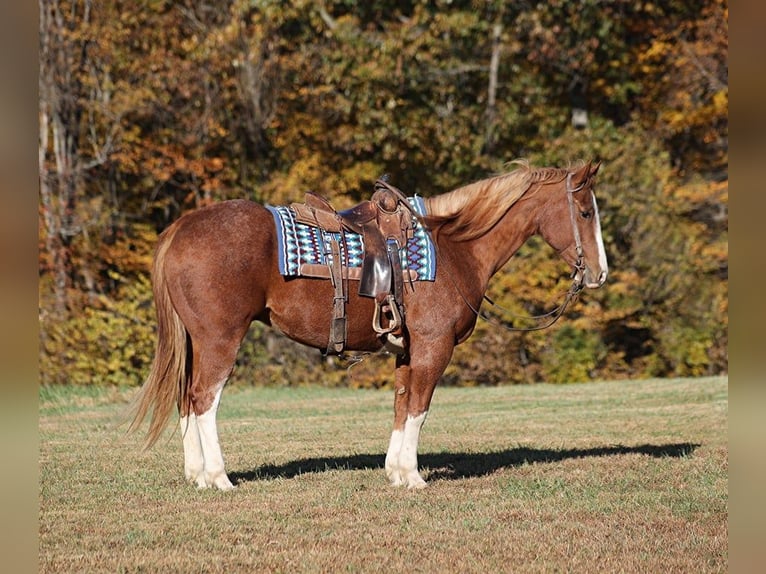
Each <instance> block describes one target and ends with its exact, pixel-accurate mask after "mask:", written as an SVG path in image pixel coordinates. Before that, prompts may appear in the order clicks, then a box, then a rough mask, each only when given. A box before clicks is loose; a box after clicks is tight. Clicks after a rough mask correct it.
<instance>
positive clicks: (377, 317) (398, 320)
mask: <svg viewBox="0 0 766 574" xmlns="http://www.w3.org/2000/svg"><path fill="white" fill-rule="evenodd" d="M386 304H388V308H389V309H390V310H391V320H390V321H389V322H388V327H384V326H383V325H382V324H381V315H382V313H381V307H383V303H379V302H378V301H375V314H374V315H373V316H372V328H373V329H374V330H375V332H376V333H377V334H378V335H386V334H388V333H392V332H393V331H396V330H397V329H399V328H400V327H401V326H402V315H401V313H399V307H398V306H397V305H396V300H395V299H394V296H393V295H391V294H390V293H389V294H388V296H387V297H386Z"/></svg>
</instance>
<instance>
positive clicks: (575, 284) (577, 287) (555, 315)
mask: <svg viewBox="0 0 766 574" xmlns="http://www.w3.org/2000/svg"><path fill="white" fill-rule="evenodd" d="M585 183H586V182H583V183H582V184H581V185H579V186H578V187H576V188H572V174H571V173H569V174H567V181H566V192H567V201H568V203H569V218H570V221H571V222H572V229H573V231H574V240H575V251H576V253H577V261H576V262H575V264H574V267H575V269H574V271H573V272H572V285H571V286H570V287H569V289H568V290H567V292H566V294H565V297H564V301H563V302H562V303H561V304H560V305H559V306H558V307H556V308H555V309H553V310H552V311H549V312H548V313H544V314H542V315H532V316H529V317H522V316H519V315H514V314H512V313H511V312H510V311H508V309H505V308H503V307H501V306H500V305H498V304H496V303H495V302H494V301H492V299H490V298H489V297H488V296H487V295H486V294H485V295H484V296H483V300H484V301H487V303H489V304H490V305H491V306H492V307H495V308H497V309H499V310H500V311H502V312H503V313H504V314H505V315H507V316H509V317H513V318H515V319H524V320H535V321H537V320H541V319H546V318H550V319H549V320H548V321H547V322H546V323H544V324H542V325H537V326H535V327H514V326H513V325H511V324H508V323H507V322H505V321H503V320H501V319H499V318H497V317H493V316H491V315H487V314H486V313H484V312H482V311H481V309H476V308H475V307H474V306H473V305H471V302H470V301H468V299H466V297H465V295H463V293H462V292H461V291H460V289H459V288H458V286H457V285H456V284H455V280H454V279H453V278H452V276H450V279H452V283H453V285H454V287H455V290H456V291H457V292H458V294H459V295H460V298H461V299H463V302H464V303H465V304H466V305H467V306H468V308H469V309H470V310H471V311H472V312H473V314H474V315H476V316H477V317H479V318H481V319H484V320H485V321H487V322H488V323H491V324H492V325H495V326H497V327H501V328H503V329H505V330H506V331H523V332H528V331H542V330H543V329H547V328H548V327H550V326H552V325H553V324H554V323H555V322H556V321H558V320H559V318H560V317H561V316H562V315H563V314H564V311H566V308H567V306H568V305H569V303H571V302H572V300H573V299H575V298H576V297H577V295H579V293H580V291H582V289H583V282H584V281H585V261H584V257H583V248H582V240H581V238H580V230H579V229H578V228H577V215H576V213H575V211H576V210H575V205H574V198H573V194H574V193H576V192H578V191H580V190H581V189H583V187H585ZM578 274H579V276H580V278H579V280H578V278H577V277H578Z"/></svg>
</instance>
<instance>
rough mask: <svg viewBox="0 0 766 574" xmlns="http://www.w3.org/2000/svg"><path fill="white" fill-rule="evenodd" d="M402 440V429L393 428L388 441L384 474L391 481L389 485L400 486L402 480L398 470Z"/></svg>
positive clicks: (402, 482)
mask: <svg viewBox="0 0 766 574" xmlns="http://www.w3.org/2000/svg"><path fill="white" fill-rule="evenodd" d="M403 440H404V431H401V430H394V431H393V432H392V433H391V440H390V441H389V443H388V452H387V453H386V476H387V477H388V480H389V481H390V482H391V486H402V485H403V484H404V480H403V477H402V473H401V472H400V471H399V453H400V452H401V451H402V441H403Z"/></svg>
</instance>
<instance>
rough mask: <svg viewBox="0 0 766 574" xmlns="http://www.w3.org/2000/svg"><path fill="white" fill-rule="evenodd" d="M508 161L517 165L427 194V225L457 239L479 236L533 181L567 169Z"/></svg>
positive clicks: (545, 180)
mask: <svg viewBox="0 0 766 574" xmlns="http://www.w3.org/2000/svg"><path fill="white" fill-rule="evenodd" d="M511 163H514V164H516V165H518V166H519V167H518V168H516V169H515V170H513V171H511V172H508V173H504V174H501V175H497V176H495V177H490V178H487V179H482V180H480V181H477V182H475V183H470V184H468V185H465V186H463V187H460V188H458V189H456V190H454V191H451V192H449V193H445V194H443V195H438V196H435V197H430V198H427V199H426V206H427V208H428V217H427V218H426V219H427V224H428V226H429V227H430V228H431V229H432V230H434V231H438V233H445V234H449V235H450V237H452V238H454V239H457V240H467V239H474V238H476V237H480V236H482V235H484V234H485V233H486V232H487V231H489V230H490V229H491V228H492V227H493V226H494V225H495V223H497V222H498V220H499V219H500V218H501V217H502V216H503V215H504V214H505V212H507V211H508V210H509V209H510V208H511V206H512V205H513V204H514V203H516V202H517V201H518V200H519V199H521V198H522V197H523V196H524V194H526V193H527V191H529V189H530V188H531V187H532V186H533V185H534V184H538V183H540V184H542V183H549V182H557V181H561V180H562V179H564V178H565V177H566V175H567V173H568V171H567V170H565V169H559V168H550V167H547V168H539V169H537V168H533V167H531V166H530V165H529V162H527V161H526V160H516V161H513V162H511Z"/></svg>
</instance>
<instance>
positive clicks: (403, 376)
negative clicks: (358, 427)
mask: <svg viewBox="0 0 766 574" xmlns="http://www.w3.org/2000/svg"><path fill="white" fill-rule="evenodd" d="M433 345H434V346H433V347H431V349H430V352H428V353H426V354H423V355H421V356H419V357H416V359H414V360H413V359H402V358H398V359H397V362H396V382H395V391H394V393H395V394H394V430H393V431H392V432H391V440H390V442H389V444H388V451H387V453H386V476H388V479H389V481H390V482H391V484H392V485H393V486H406V487H407V488H425V486H426V482H425V480H423V477H422V476H420V473H419V472H418V443H419V442H420V430H421V429H422V427H423V423H424V422H425V420H426V417H427V416H428V408H429V406H430V404H431V397H433V393H434V389H435V388H436V383H437V381H438V380H439V377H440V376H441V374H442V373H443V372H444V369H445V368H446V366H447V363H449V360H450V357H451V356H452V349H453V346H452V344H451V343H447V344H446V345H442V346H438V344H437V343H434V344H433Z"/></svg>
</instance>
